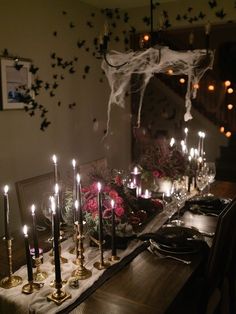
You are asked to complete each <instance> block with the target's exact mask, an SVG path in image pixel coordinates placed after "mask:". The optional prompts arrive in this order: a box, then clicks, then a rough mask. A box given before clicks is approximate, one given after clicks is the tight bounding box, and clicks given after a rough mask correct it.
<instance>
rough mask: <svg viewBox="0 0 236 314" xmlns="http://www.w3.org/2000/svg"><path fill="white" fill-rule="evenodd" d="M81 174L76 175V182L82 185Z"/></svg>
mask: <svg viewBox="0 0 236 314" xmlns="http://www.w3.org/2000/svg"><path fill="white" fill-rule="evenodd" d="M80 179H81V178H80V174H79V173H77V175H76V181H77V183H78V184H79V183H80Z"/></svg>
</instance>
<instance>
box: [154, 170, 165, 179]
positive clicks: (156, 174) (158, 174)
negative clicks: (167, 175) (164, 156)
mask: <svg viewBox="0 0 236 314" xmlns="http://www.w3.org/2000/svg"><path fill="white" fill-rule="evenodd" d="M152 175H153V177H155V178H161V177H163V173H162V172H161V171H158V170H154V171H153V172H152Z"/></svg>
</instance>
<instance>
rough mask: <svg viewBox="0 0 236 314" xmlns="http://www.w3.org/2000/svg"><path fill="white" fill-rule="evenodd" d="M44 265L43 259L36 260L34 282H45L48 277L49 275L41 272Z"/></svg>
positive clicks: (37, 258)
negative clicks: (41, 266)
mask: <svg viewBox="0 0 236 314" xmlns="http://www.w3.org/2000/svg"><path fill="white" fill-rule="evenodd" d="M41 264H42V261H41V258H40V257H36V258H35V267H36V272H35V273H34V280H35V281H44V280H45V279H46V278H47V277H48V273H47V272H45V271H41V269H40V265H41Z"/></svg>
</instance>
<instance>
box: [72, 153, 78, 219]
mask: <svg viewBox="0 0 236 314" xmlns="http://www.w3.org/2000/svg"><path fill="white" fill-rule="evenodd" d="M72 167H73V191H72V192H73V193H72V194H73V204H75V201H76V199H77V181H76V173H77V167H76V160H75V159H72ZM73 219H74V223H75V221H77V217H76V208H75V207H74V213H73Z"/></svg>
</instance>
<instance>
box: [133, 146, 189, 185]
mask: <svg viewBox="0 0 236 314" xmlns="http://www.w3.org/2000/svg"><path fill="white" fill-rule="evenodd" d="M138 162H139V164H140V166H141V167H142V168H143V178H144V179H146V180H148V179H152V178H154V179H155V178H163V177H165V178H169V179H172V180H175V179H178V178H180V177H182V176H183V175H185V174H186V169H187V168H186V167H187V165H188V159H187V157H186V156H185V155H184V154H183V153H182V151H181V150H179V149H178V148H177V147H176V146H174V147H170V146H169V145H168V143H167V142H164V141H162V142H161V143H158V142H157V143H155V144H154V145H150V146H148V147H146V149H145V150H144V152H143V154H142V155H141V157H140V159H139V161H138Z"/></svg>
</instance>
